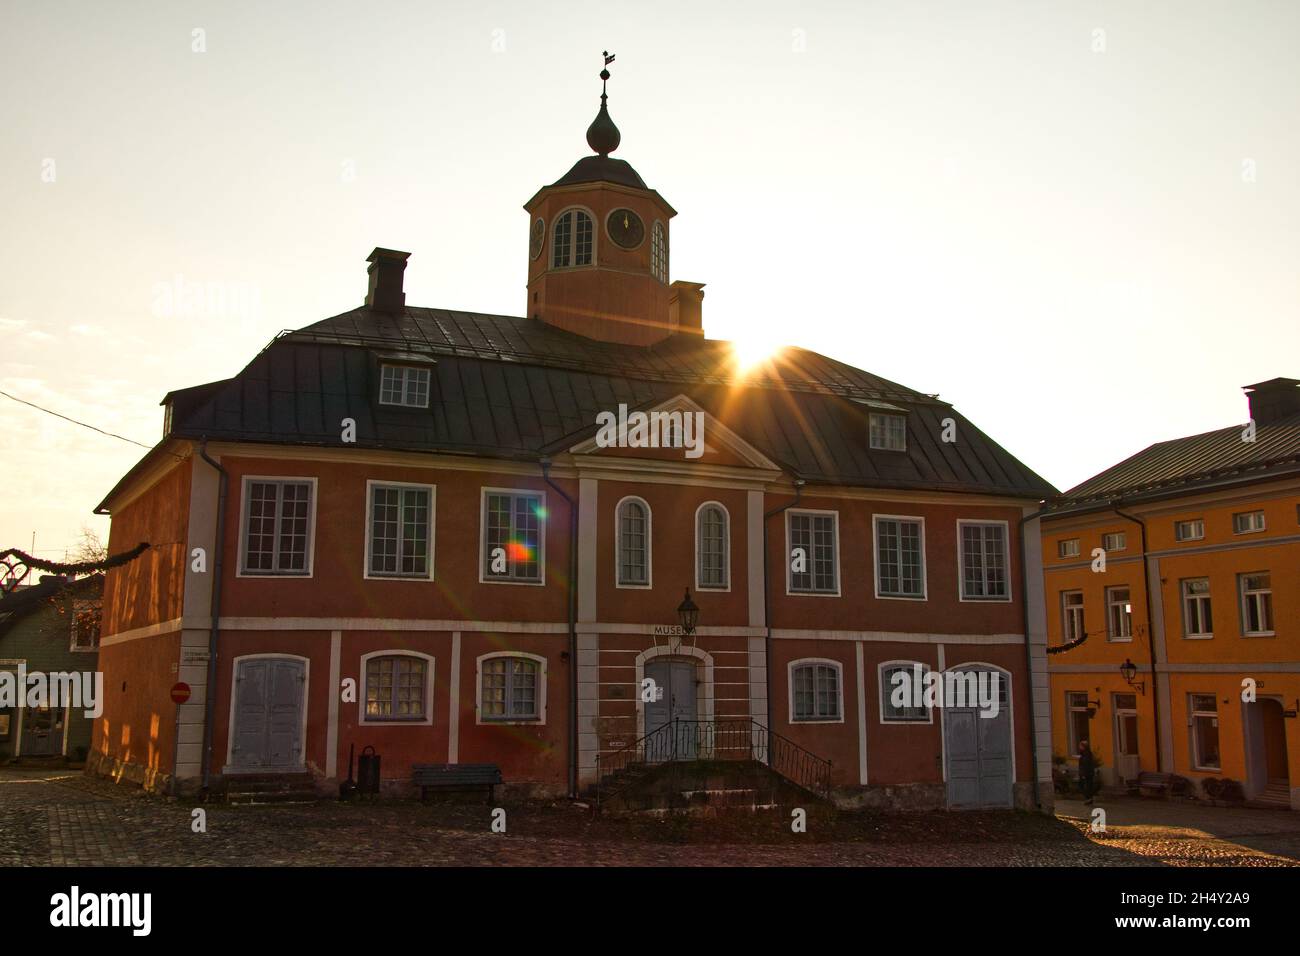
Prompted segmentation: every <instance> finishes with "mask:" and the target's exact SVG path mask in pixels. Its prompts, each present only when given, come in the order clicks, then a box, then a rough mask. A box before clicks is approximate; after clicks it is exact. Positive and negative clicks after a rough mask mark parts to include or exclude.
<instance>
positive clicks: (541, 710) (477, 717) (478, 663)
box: [474, 651, 546, 727]
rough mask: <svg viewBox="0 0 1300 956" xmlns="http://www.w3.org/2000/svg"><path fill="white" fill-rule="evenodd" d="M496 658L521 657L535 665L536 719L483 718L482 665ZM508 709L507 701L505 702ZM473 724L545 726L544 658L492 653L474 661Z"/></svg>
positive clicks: (516, 652)
mask: <svg viewBox="0 0 1300 956" xmlns="http://www.w3.org/2000/svg"><path fill="white" fill-rule="evenodd" d="M498 657H521V658H524V659H525V660H530V661H534V662H535V663H536V664H537V698H536V699H537V716H536V717H484V716H483V663H484V662H485V661H489V660H493V659H495V658H498ZM506 706H507V707H509V700H508V699H507V701H506ZM474 722H475V723H476V724H478V725H480V726H483V727H521V726H522V727H544V726H545V725H546V658H545V657H543V656H541V655H540V654H530V653H528V652H527V651H493V652H492V653H490V654H481V655H480V656H479V657H477V658H475V660H474Z"/></svg>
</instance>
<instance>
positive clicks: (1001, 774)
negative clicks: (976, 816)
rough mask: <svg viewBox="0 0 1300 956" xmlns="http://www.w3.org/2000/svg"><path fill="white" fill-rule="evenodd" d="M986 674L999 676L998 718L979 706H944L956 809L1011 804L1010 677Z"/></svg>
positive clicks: (950, 787) (950, 785)
mask: <svg viewBox="0 0 1300 956" xmlns="http://www.w3.org/2000/svg"><path fill="white" fill-rule="evenodd" d="M972 671H973V672H975V673H978V672H979V670H978V669H972ZM987 673H988V674H989V676H990V678H992V677H993V676H994V675H996V676H997V678H998V713H997V716H996V717H981V716H980V709H979V708H978V707H945V708H944V709H943V739H944V751H945V753H946V754H947V763H948V768H947V769H948V806H950V807H952V808H954V809H970V808H975V807H1009V806H1011V804H1012V792H1011V708H1010V706H1009V704H1008V701H1009V700H1010V697H1011V695H1010V688H1009V687H1008V686H1007V685H1008V683H1009V679H1008V678H1007V676H1006V675H1005V674H1003V673H1001V672H1000V671H988V672H987Z"/></svg>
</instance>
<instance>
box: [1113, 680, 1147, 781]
mask: <svg viewBox="0 0 1300 956" xmlns="http://www.w3.org/2000/svg"><path fill="white" fill-rule="evenodd" d="M1111 700H1112V702H1113V704H1114V707H1113V709H1114V712H1115V772H1116V773H1117V774H1118V775H1119V777H1120V779H1121V780H1122V781H1129V780H1136V779H1137V778H1138V776H1139V775H1140V774H1141V773H1142V764H1141V761H1140V759H1139V757H1138V715H1137V695H1136V694H1115V695H1113V696H1112V697H1111Z"/></svg>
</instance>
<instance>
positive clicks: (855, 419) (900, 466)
mask: <svg viewBox="0 0 1300 956" xmlns="http://www.w3.org/2000/svg"><path fill="white" fill-rule="evenodd" d="M395 349H396V350H399V351H401V352H403V353H405V354H422V355H426V356H431V357H432V358H433V360H434V364H433V367H432V375H431V384H430V407H429V408H428V409H418V410H415V409H404V408H396V407H391V406H383V405H380V404H379V403H378V401H377V396H378V382H377V368H378V363H379V355H380V354H381V353H383V352H391V351H393V350H395ZM731 355H732V352H731V349H730V346H729V343H726V342H719V341H714V340H706V339H701V338H699V337H698V336H694V335H688V334H679V335H676V336H673V337H672V338H670V339H668V340H666V341H664V342H661V343H659V344H657V345H655V346H653V347H649V348H646V347H636V346H627V345H616V344H611V343H606V342H597V341H594V340H591V339H586V338H583V337H581V336H577V335H573V334H571V333H568V332H565V331H562V330H559V329H555V328H552V327H550V326H547V325H545V324H543V323H541V322H539V321H536V320H530V319H521V318H513V317H509V316H499V315H481V314H477V313H466V312H451V311H447V310H441V309H417V308H408V309H405V310H404V311H403V312H401V313H398V314H387V313H382V312H375V311H371V310H368V309H357V310H354V311H352V312H347V313H344V314H342V315H338V316H334V317H333V318H331V319H326V320H324V321H322V322H318V323H316V324H314V325H311V326H308V327H307V328H305V329H302V330H301V331H298V332H292V333H286V334H283V335H281V336H280V337H278V338H277V339H276V340H275V341H274V342H273V343H272V344H271V345H270V346H268V347H267V348H266V349H265V350H264V351H263V352H262V353H261V354H260V355H258V356H257V357H256V358H255V359H254V360H253V362H252V363H251V364H250V365H249V366H248V367H247V368H245V369H244V371H243V372H241V373H240V374H239V375H237V376H236V377H235V378H233V379H230V380H229V381H228V382H225V383H222V384H221V387H219V388H217V389H216V390H215V392H212V393H205V394H204V395H203V396H202V397H201V399H200V400H199V401H196V402H192V403H191V402H185V401H183V396H184V395H185V393H184V392H177V393H175V399H174V402H175V404H174V406H173V415H172V428H173V430H172V436H174V437H177V438H194V439H200V438H204V437H206V438H208V439H211V440H213V441H219V440H230V441H254V442H272V443H277V444H311V445H331V446H333V445H338V444H339V434H340V423H341V421H342V419H344V418H353V419H355V420H356V423H357V442H356V444H357V446H358V447H368V448H385V449H391V450H407V451H443V452H453V453H459V454H477V455H484V456H491V457H499V458H515V459H527V460H534V461H535V460H537V459H538V458H539V457H541V456H543V455H549V454H555V453H556V452H558V451H561V450H563V449H566V448H568V447H571V446H572V445H574V444H576V443H578V442H580V441H582V440H583V439H584V438H587V437H589V436H590V435H591V434H593V433H594V432H595V428H596V425H595V422H596V415H597V413H598V412H601V411H605V410H609V409H612V408H614V407H616V406H617V405H618V404H620V403H626V404H627V405H628V406H629V408H636V407H645V406H648V405H654V404H658V403H660V402H663V401H666V400H667V399H670V398H672V397H673V396H675V395H678V394H686V395H688V396H689V397H691V398H692V399H693V400H694V401H695V402H697V403H698V404H699V405H700V406H701V407H703V408H705V409H706V410H707V411H709V412H710V413H711V414H712V415H714V416H715V417H716V418H718V419H719V420H721V421H723V422H725V423H726V424H727V425H728V426H729V427H731V428H733V429H734V430H735V431H736V432H737V433H738V434H740V435H741V437H743V438H744V439H745V440H746V441H748V442H750V444H752V445H754V446H755V447H756V448H758V449H759V450H760V451H762V452H763V453H764V454H765V455H767V456H768V457H769V458H771V459H772V460H773V461H775V462H777V463H778V464H780V465H781V466H783V467H784V468H786V469H788V470H790V471H791V472H792V473H794V474H797V475H799V476H801V477H803V478H805V479H806V480H808V481H810V482H822V483H836V484H848V485H863V486H874V487H880V486H884V487H899V488H918V489H921V488H923V489H934V490H950V491H961V492H973V493H985V494H1006V495H1014V496H1021V497H1025V498H1031V499H1034V500H1039V499H1041V498H1043V497H1044V496H1046V495H1050V494H1053V493H1054V492H1055V489H1053V488H1052V486H1051V485H1049V484H1048V483H1047V482H1046V481H1044V480H1043V479H1042V478H1040V477H1039V476H1038V475H1036V474H1034V472H1032V471H1031V470H1030V469H1029V468H1027V467H1025V466H1024V465H1023V464H1021V463H1020V462H1019V461H1017V460H1016V459H1015V458H1013V457H1012V456H1011V455H1010V454H1008V453H1007V452H1006V451H1005V450H1003V449H1002V448H1001V447H999V446H998V445H997V444H996V443H995V442H993V441H992V440H991V439H989V438H988V437H987V436H986V435H984V434H983V433H982V432H980V431H979V430H978V429H977V428H975V426H974V425H972V424H971V423H970V422H968V421H967V420H966V419H965V418H963V417H962V416H961V415H960V414H959V413H957V412H956V411H955V410H954V409H953V408H952V407H951V406H950V405H948V404H947V403H945V402H940V401H938V400H937V399H935V398H934V397H932V396H927V395H924V394H922V393H920V392H916V391H913V390H912V389H909V388H906V387H904V386H902V385H898V384H896V383H894V382H890V381H888V380H886V379H883V378H880V377H879V376H875V375H871V374H870V373H868V372H864V371H862V370H860V369H856V368H853V367H852V366H848V365H845V364H843V363H841V362H836V361H834V360H833V359H829V358H827V357H825V356H823V355H819V354H817V353H815V352H809V351H806V350H803V349H790V350H788V351H787V353H786V354H785V355H784V356H783V357H782V358H780V359H779V360H777V361H775V362H773V363H772V366H771V368H770V369H769V370H768V371H766V372H765V373H764V374H762V375H759V376H756V377H754V378H752V379H740V378H738V376H737V375H736V374H735V372H734V363H733V361H732V358H731ZM201 388H204V389H208V388H211V386H201ZM863 401H887V402H889V403H890V404H893V405H896V406H898V407H899V408H901V409H905V410H907V411H908V412H909V421H908V442H907V451H906V452H905V453H899V452H885V451H878V450H870V449H869V448H868V442H867V415H868V412H869V408H868V406H866V405H864V404H862V402H863ZM182 405H184V406H185V407H186V408H187V409H188V411H187V413H186V414H184V415H181V414H179V413H178V412H179V409H180V408H181V407H182ZM947 417H951V418H953V419H954V420H955V421H956V423H957V434H958V436H959V437H958V441H957V442H956V443H955V444H949V443H944V442H942V441H940V435H941V433H942V430H943V426H942V424H941V420H942V419H944V418H947ZM110 497H111V496H110Z"/></svg>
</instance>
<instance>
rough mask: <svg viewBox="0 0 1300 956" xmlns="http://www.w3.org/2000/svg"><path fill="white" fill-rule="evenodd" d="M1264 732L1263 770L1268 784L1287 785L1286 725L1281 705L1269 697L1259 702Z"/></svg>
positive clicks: (1288, 773)
mask: <svg viewBox="0 0 1300 956" xmlns="http://www.w3.org/2000/svg"><path fill="white" fill-rule="evenodd" d="M1259 705H1260V715H1261V717H1262V718H1263V719H1262V720H1261V723H1262V724H1263V730H1264V770H1265V777H1266V779H1267V780H1268V782H1269V783H1270V784H1278V783H1289V782H1290V779H1291V774H1290V769H1289V767H1288V766H1287V756H1286V724H1285V723H1284V722H1283V717H1282V705H1281V703H1279V702H1278V701H1276V700H1273V699H1272V698H1271V697H1265V698H1263V699H1261V700H1260V701H1259Z"/></svg>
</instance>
